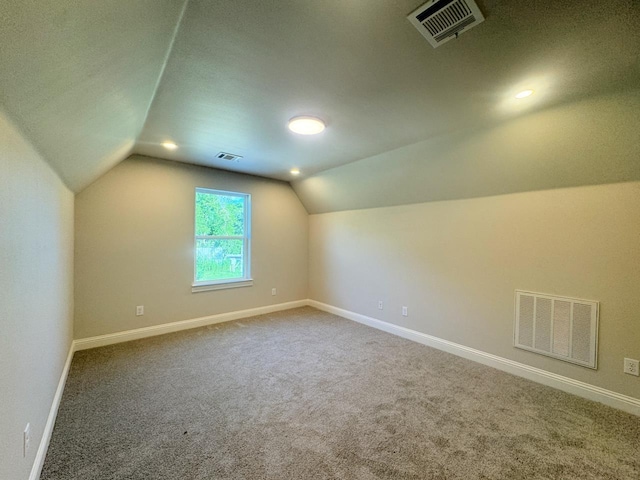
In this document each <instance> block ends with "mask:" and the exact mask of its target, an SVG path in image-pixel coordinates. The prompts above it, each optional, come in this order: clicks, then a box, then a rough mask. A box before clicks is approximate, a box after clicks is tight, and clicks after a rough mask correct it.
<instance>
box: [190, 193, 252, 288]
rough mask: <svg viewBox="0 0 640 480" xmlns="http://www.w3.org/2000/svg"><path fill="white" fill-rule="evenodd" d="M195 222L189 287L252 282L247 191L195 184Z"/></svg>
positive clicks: (249, 213) (249, 200) (249, 205)
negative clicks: (192, 279)
mask: <svg viewBox="0 0 640 480" xmlns="http://www.w3.org/2000/svg"><path fill="white" fill-rule="evenodd" d="M195 223H196V224H195V262H194V263H195V269H194V270H195V272H194V283H193V288H192V291H194V292H199V291H203V290H216V289H219V288H233V287H245V286H250V285H252V284H253V281H252V280H251V275H250V272H249V269H250V247H251V233H250V232H251V195H249V194H246V193H234V192H222V191H219V190H209V189H206V188H196V221H195Z"/></svg>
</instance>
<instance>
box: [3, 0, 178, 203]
mask: <svg viewBox="0 0 640 480" xmlns="http://www.w3.org/2000/svg"><path fill="white" fill-rule="evenodd" d="M183 5H184V2H183V1H179V2H178V1H174V0H134V1H132V0H108V1H95V0H84V1H83V0H81V1H77V0H55V1H49V0H47V1H42V0H18V1H14V0H4V1H2V2H0V19H1V20H0V22H1V28H0V65H1V67H0V103H2V105H3V107H4V110H5V111H6V112H7V113H8V114H9V116H11V117H12V119H13V120H14V122H15V123H16V124H17V125H18V126H19V127H20V128H21V129H22V131H23V133H24V134H25V135H26V136H27V137H28V139H29V140H30V141H31V143H32V144H33V145H34V147H35V148H36V149H37V150H38V151H39V152H40V154H41V155H42V156H43V157H44V158H45V159H46V160H47V161H48V162H49V163H50V164H51V166H52V167H53V168H54V169H55V170H56V171H57V172H58V174H59V175H60V177H61V178H62V179H63V181H64V182H65V183H66V184H67V185H68V186H69V187H70V188H71V189H72V190H75V191H78V190H80V189H82V188H83V187H85V186H86V185H87V184H88V183H90V182H91V181H93V180H95V179H96V178H97V177H98V176H99V175H101V174H102V173H104V172H105V171H106V170H108V169H109V168H111V167H113V166H114V165H115V164H117V163H119V162H120V161H122V160H123V159H124V158H126V157H127V156H128V155H129V154H130V153H131V151H132V150H133V147H134V146H135V143H136V139H137V138H138V136H139V134H140V131H141V130H142V126H143V124H144V121H145V117H146V114H147V111H148V109H149V105H150V104H151V100H152V99H153V96H154V93H155V89H156V85H157V83H158V79H159V77H160V74H161V71H162V67H163V65H164V61H165V57H166V55H167V51H168V49H169V46H170V43H171V40H172V38H173V34H174V31H175V28H176V24H177V20H178V18H179V16H180V13H181V11H182V7H183Z"/></svg>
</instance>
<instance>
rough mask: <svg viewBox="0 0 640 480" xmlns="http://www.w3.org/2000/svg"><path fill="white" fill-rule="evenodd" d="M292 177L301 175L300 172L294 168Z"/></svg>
mask: <svg viewBox="0 0 640 480" xmlns="http://www.w3.org/2000/svg"><path fill="white" fill-rule="evenodd" d="M291 175H300V170H299V169H298V168H292V169H291Z"/></svg>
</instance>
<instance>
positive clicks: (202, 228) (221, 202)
mask: <svg viewBox="0 0 640 480" xmlns="http://www.w3.org/2000/svg"><path fill="white" fill-rule="evenodd" d="M244 198H245V197H237V196H233V195H216V194H213V193H205V192H198V191H196V235H216V236H232V235H244Z"/></svg>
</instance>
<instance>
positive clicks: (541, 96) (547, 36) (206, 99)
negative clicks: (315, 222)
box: [0, 0, 640, 191]
mask: <svg viewBox="0 0 640 480" xmlns="http://www.w3.org/2000/svg"><path fill="white" fill-rule="evenodd" d="M420 3H421V0H394V1H390V0H319V1H300V0H262V1H258V0H253V1H250V0H229V1H212V0H209V1H207V0H190V1H189V2H188V3H187V4H185V3H184V2H183V1H171V0H135V1H132V0H103V1H100V2H96V1H91V0H84V1H77V0H76V1H72V0H57V1H55V2H54V1H50V2H42V1H39V0H10V1H7V0H5V1H3V2H2V3H1V4H0V18H1V19H2V20H0V22H2V23H1V29H0V64H1V65H2V70H1V71H0V103H2V107H3V108H4V109H5V110H6V111H7V113H9V115H10V116H11V117H12V118H13V119H14V121H15V122H16V123H17V124H18V125H19V126H20V127H21V128H22V130H23V131H24V132H25V134H26V136H27V137H28V138H29V139H30V140H31V142H32V143H33V144H34V146H35V147H36V148H38V150H39V151H40V152H41V154H42V155H43V156H44V157H45V159H47V160H48V161H49V162H50V163H51V164H52V166H53V167H54V168H55V169H56V170H57V171H58V172H59V174H60V175H61V177H62V178H63V179H64V180H65V181H66V183H67V184H68V185H69V186H70V187H71V188H72V189H74V190H76V191H79V190H81V189H82V188H84V187H85V186H86V185H87V184H89V183H90V182H91V181H93V180H94V179H96V178H97V177H98V176H99V175H101V174H102V173H103V172H104V171H106V170H107V169H109V168H111V167H112V166H113V165H115V164H116V163H118V162H119V161H121V160H123V159H124V158H126V157H127V156H129V155H130V154H131V153H132V152H135V153H140V154H145V155H151V156H155V157H160V158H167V159H172V160H178V161H184V162H189V163H197V164H202V165H209V166H214V167H220V168H226V169H230V170H236V171H240V172H246V173H252V174H257V175H263V176H268V177H273V178H279V179H284V180H290V176H289V173H288V171H289V169H290V168H291V167H294V166H295V167H299V168H300V169H301V170H302V172H303V176H305V177H307V178H308V177H309V176H310V175H312V174H314V173H317V172H320V171H323V170H327V169H329V168H332V167H336V166H339V165H345V164H348V163H351V162H355V161H357V160H360V159H365V158H368V157H373V156H376V155H379V154H382V153H384V152H388V151H391V150H394V149H398V148H400V147H404V146H408V145H412V144H416V143H418V142H422V141H426V140H429V139H433V138H435V137H439V136H442V135H447V134H452V133H456V132H457V133H459V132H473V131H474V130H476V129H478V128H481V127H482V128H484V127H486V126H487V125H493V124H498V123H500V122H503V121H505V120H508V119H511V118H513V117H516V116H518V115H520V114H522V113H523V112H525V111H528V112H531V111H534V110H539V109H542V108H548V107H551V106H554V105H558V104H562V103H566V102H572V101H576V100H580V99H583V98H587V97H590V96H594V95H599V94H603V93H607V92H610V91H619V90H625V89H629V88H633V87H635V86H637V85H638V83H639V82H638V80H639V79H640V65H639V62H638V54H639V52H640V37H639V34H638V28H637V25H638V24H639V22H638V20H640V15H639V7H638V2H635V1H632V0H628V1H622V0H620V1H607V2H603V1H594V0H586V1H580V2H576V1H555V2H536V1H530V0H511V1H505V0H484V1H481V0H478V2H477V3H478V4H479V6H480V8H481V10H482V11H483V13H484V15H485V17H486V21H485V22H484V23H482V24H480V25H478V26H477V27H475V28H474V29H472V30H470V31H469V32H467V33H464V34H463V35H461V36H460V38H459V39H458V40H456V41H452V42H449V43H447V44H445V45H443V46H442V47H440V48H438V49H433V48H432V47H431V46H430V45H429V44H428V43H427V42H426V40H425V39H424V38H423V37H422V36H421V35H420V34H419V33H418V32H417V31H416V30H415V29H414V27H413V26H412V25H411V24H410V23H409V22H408V21H407V19H406V18H405V17H406V15H407V14H408V13H409V12H411V11H412V10H414V9H415V8H416V7H417V6H418V5H419V4H420ZM185 6H186V8H183V7H185ZM527 87H531V88H534V89H536V94H535V95H534V96H533V97H531V98H530V100H529V101H527V102H521V103H520V104H519V105H518V104H515V103H514V102H513V100H512V98H513V93H514V92H515V91H518V89H524V88H527ZM301 114H312V115H317V116H320V117H322V118H323V119H325V120H326V122H327V125H328V128H327V130H326V131H325V132H324V133H322V134H320V135H318V136H315V137H302V136H297V135H294V134H292V133H290V132H289V131H288V130H287V129H286V123H287V120H288V119H289V118H290V117H292V116H295V115H301ZM470 134H471V133H470ZM165 140H172V141H174V142H176V143H177V144H178V145H179V149H178V150H176V151H175V152H169V151H167V150H165V149H163V148H162V147H161V146H160V143H161V142H163V141H165ZM219 151H225V152H231V153H236V154H239V155H242V156H243V157H244V158H243V159H242V160H241V161H240V162H239V163H229V162H225V161H217V160H215V159H214V156H215V154H216V153H217V152H219Z"/></svg>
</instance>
